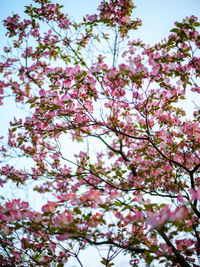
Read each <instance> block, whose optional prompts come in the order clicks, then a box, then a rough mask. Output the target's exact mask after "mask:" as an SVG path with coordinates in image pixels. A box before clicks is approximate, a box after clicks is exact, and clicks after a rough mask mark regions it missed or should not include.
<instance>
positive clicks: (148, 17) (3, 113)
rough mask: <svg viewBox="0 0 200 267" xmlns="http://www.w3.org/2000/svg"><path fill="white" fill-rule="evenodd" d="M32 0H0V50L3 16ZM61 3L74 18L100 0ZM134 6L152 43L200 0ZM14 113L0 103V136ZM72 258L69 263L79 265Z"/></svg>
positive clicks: (199, 8) (89, 258) (88, 264)
mask: <svg viewBox="0 0 200 267" xmlns="http://www.w3.org/2000/svg"><path fill="white" fill-rule="evenodd" d="M31 2H32V1H31V0H0V7H1V8H0V33H1V39H0V54H1V53H2V49H3V47H4V46H5V45H6V42H7V41H6V38H4V37H3V34H4V33H5V31H4V29H3V23H2V20H3V19H4V18H6V17H7V16H10V15H11V14H12V12H14V13H18V14H20V15H22V14H23V10H24V6H25V5H28V4H30V3H31ZM53 2H54V3H55V2H58V3H60V4H63V5H64V11H65V12H66V13H68V14H69V15H70V16H72V17H73V18H74V19H75V20H80V18H81V17H82V16H83V15H85V14H94V13H95V11H96V8H97V6H98V5H99V4H100V2H101V0H57V1H53ZM133 2H134V4H135V5H136V6H137V8H136V9H134V12H133V18H136V17H138V18H140V19H142V21H143V26H142V27H141V29H140V30H138V31H136V32H134V34H133V37H134V38H135V39H137V38H140V39H142V40H143V41H145V42H146V43H150V44H153V43H155V42H159V41H160V40H162V39H163V38H164V37H167V36H168V35H169V34H170V33H169V31H170V29H171V28H173V27H174V21H181V20H182V19H183V18H184V17H186V16H190V15H195V16H197V17H200V0H133ZM0 79H1V77H0ZM13 114H14V115H16V114H18V115H20V110H19V109H16V108H15V106H14V102H12V101H11V100H8V101H7V103H6V104H5V106H0V125H1V128H0V129H1V131H0V136H1V135H2V134H3V133H4V132H5V131H6V128H7V127H8V125H9V121H10V120H11V119H12V117H13ZM93 255H95V254H94V251H93V250H90V251H89V252H88V253H87V254H86V255H85V254H83V255H82V256H81V258H82V260H83V263H84V267H92V266H94V262H95V256H93ZM73 264H74V263H72V262H71V265H69V266H70V267H72V266H73V267H75V266H78V265H76V264H74V265H73ZM95 266H96V267H100V266H102V265H100V264H99V265H98V264H96V262H95ZM115 266H116V267H120V266H128V265H127V260H126V259H124V258H120V260H118V262H117V264H116V265H115Z"/></svg>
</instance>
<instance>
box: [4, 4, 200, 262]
mask: <svg viewBox="0 0 200 267" xmlns="http://www.w3.org/2000/svg"><path fill="white" fill-rule="evenodd" d="M134 8H135V6H134V4H133V2H132V1H131V0H120V1H116V0H109V1H105V0H104V1H102V2H101V4H100V6H99V7H98V9H97V14H92V15H86V16H85V17H84V18H83V21H82V22H80V23H75V22H73V21H71V19H70V16H69V15H68V14H64V13H62V6H60V5H59V4H54V3H52V2H51V1H50V0H33V4H31V5H30V6H27V7H26V10H25V13H26V16H27V18H26V19H21V18H20V17H19V15H17V14H13V15H12V17H8V18H7V19H5V20H4V26H5V27H6V29H7V36H8V37H9V38H10V41H11V42H12V45H11V46H10V47H5V48H4V57H2V58H3V59H4V60H2V62H1V63H0V72H1V73H2V78H1V80H0V104H1V105H2V104H4V101H6V99H7V97H8V96H14V99H15V101H16V102H17V103H18V105H22V106H23V111H24V114H23V115H22V118H14V119H13V121H12V122H10V127H9V129H8V141H7V142H6V139H5V140H4V139H3V137H1V138H0V141H1V143H2V146H1V148H0V153H1V159H2V160H1V165H0V174H1V178H0V185H1V187H3V188H6V186H7V185H10V184H12V185H13V184H15V185H16V190H17V188H18V187H19V188H21V187H22V186H23V187H22V188H25V189H24V190H26V186H27V185H28V184H30V181H32V182H33V189H34V191H36V192H33V196H36V198H37V194H41V195H42V196H44V201H45V203H43V204H41V206H40V207H38V209H37V210H35V207H32V205H31V203H29V201H23V200H22V199H14V198H13V199H9V200H8V199H6V195H5V196H4V197H5V199H4V201H3V199H2V204H1V205H0V265H1V266H58V267H59V266H60V267H61V266H64V264H65V263H67V262H68V261H69V259H70V258H71V257H74V258H75V259H76V260H77V263H79V265H80V266H83V265H82V263H81V260H80V258H79V252H80V251H83V250H84V249H86V248H88V247H89V246H92V247H95V248H97V249H100V248H101V247H103V248H105V247H106V249H107V251H108V253H107V256H106V257H104V256H102V258H101V259H100V262H101V264H103V265H104V266H108V267H109V266H112V265H113V260H114V258H115V257H116V256H117V255H118V254H119V253H120V252H121V253H124V254H125V255H129V259H130V266H140V264H141V266H142V264H144V262H146V264H147V265H148V266H150V265H151V264H156V266H184V267H189V266H199V265H200V237H199V234H200V228H199V219H200V206H199V201H200V177H199V172H200V171H199V169H200V126H199V121H200V108H199V106H198V102H197V103H195V105H192V104H190V111H191V110H192V109H193V107H194V110H193V112H192V113H191V114H190V115H188V110H187V109H186V110H184V108H182V107H185V106H186V104H185V103H188V102H186V101H189V100H190V98H191V95H193V96H195V98H196V99H198V97H199V96H198V94H199V93H200V85H199V78H200V59H199V49H200V35H199V32H198V30H199V26H200V23H199V21H198V18H196V17H195V16H191V17H187V18H186V19H184V20H183V21H182V22H175V27H174V28H173V29H172V30H171V35H170V36H169V37H168V38H167V39H165V40H164V41H161V42H160V43H157V44H155V45H154V46H150V45H146V44H145V43H143V42H142V41H141V40H135V39H133V38H132V37H131V36H132V35H131V31H132V30H137V28H138V27H139V26H141V21H140V19H138V18H137V19H135V20H133V19H132V17H131V15H132V11H133V10H134ZM134 36H136V33H134ZM102 47H103V49H102ZM73 147H74V151H71V150H73ZM77 147H78V149H77ZM75 148H76V149H75ZM77 150H78V152H77ZM72 152H74V153H72ZM16 158H19V162H17V163H16V161H15V160H14V159H16ZM36 202H37V201H36Z"/></svg>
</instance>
